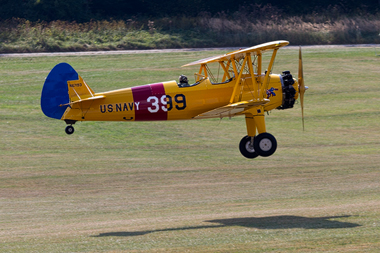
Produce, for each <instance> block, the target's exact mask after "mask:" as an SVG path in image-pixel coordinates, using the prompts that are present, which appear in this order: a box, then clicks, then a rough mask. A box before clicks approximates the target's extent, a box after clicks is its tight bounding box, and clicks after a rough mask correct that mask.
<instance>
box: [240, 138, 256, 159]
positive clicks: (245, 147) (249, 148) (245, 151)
mask: <svg viewBox="0 0 380 253" xmlns="http://www.w3.org/2000/svg"><path fill="white" fill-rule="evenodd" d="M253 142H255V141H253ZM239 150H240V153H241V154H242V155H243V156H244V157H246V158H249V159H253V158H256V157H257V156H258V154H257V153H256V151H255V149H254V145H251V136H248V135H247V136H244V137H243V139H241V141H240V144H239Z"/></svg>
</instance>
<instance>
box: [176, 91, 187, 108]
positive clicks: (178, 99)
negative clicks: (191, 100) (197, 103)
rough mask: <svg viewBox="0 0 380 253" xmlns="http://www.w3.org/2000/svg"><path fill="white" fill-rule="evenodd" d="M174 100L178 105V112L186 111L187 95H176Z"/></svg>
mask: <svg viewBox="0 0 380 253" xmlns="http://www.w3.org/2000/svg"><path fill="white" fill-rule="evenodd" d="M174 100H175V102H176V103H177V105H176V106H175V108H177V110H184V109H185V108H186V97H185V95H183V94H177V95H175V97H174ZM180 104H182V106H179V105H180Z"/></svg>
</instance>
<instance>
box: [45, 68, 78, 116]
mask: <svg viewBox="0 0 380 253" xmlns="http://www.w3.org/2000/svg"><path fill="white" fill-rule="evenodd" d="M78 79H79V75H78V73H77V72H76V71H75V70H74V68H73V67H71V66H70V65H69V64H67V63H59V64H57V65H56V66H55V67H54V68H53V69H52V70H51V71H50V73H49V75H48V76H47V77H46V80H45V83H44V87H43V88H42V93H41V109H42V112H43V113H44V114H45V115H46V116H48V117H50V118H54V119H61V118H62V115H63V114H64V112H65V111H66V109H67V107H68V106H69V105H68V104H69V103H70V97H69V90H68V83H67V82H68V81H73V80H78Z"/></svg>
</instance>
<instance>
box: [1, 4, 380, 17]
mask: <svg viewBox="0 0 380 253" xmlns="http://www.w3.org/2000/svg"><path fill="white" fill-rule="evenodd" d="M263 6H268V7H270V8H266V10H267V11H268V12H271V11H274V12H276V14H279V13H280V14H281V15H283V16H286V15H289V16H291V15H293V16H295V15H306V14H310V13H321V12H325V11H326V10H334V11H339V13H341V14H348V15H349V14H354V15H358V14H360V13H376V12H378V10H379V7H380V0H361V1H357V0H337V1H334V0H308V1H304V0H292V1H288V2H287V1H282V0H252V1H248V0H234V1H231V0H210V1H204V0H176V1H173V0H159V1H157V0H133V1H131V0H0V20H7V19H11V18H22V19H27V20H30V21H38V20H40V21H48V22H49V21H54V20H64V21H77V22H87V21H89V20H104V19H129V18H139V17H143V18H161V17H186V16H188V17H197V16H200V15H212V16H213V15H218V14H219V15H220V14H221V13H222V14H223V15H232V14H234V13H237V12H243V13H244V12H246V13H248V12H247V9H248V10H250V9H255V8H258V7H259V9H260V10H261V11H262V10H265V8H263ZM250 13H252V12H250ZM266 16H268V13H267V14H266ZM269 16H270V15H269Z"/></svg>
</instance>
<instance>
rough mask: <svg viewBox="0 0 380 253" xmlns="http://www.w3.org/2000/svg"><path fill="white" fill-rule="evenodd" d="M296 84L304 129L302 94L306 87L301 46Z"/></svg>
mask: <svg viewBox="0 0 380 253" xmlns="http://www.w3.org/2000/svg"><path fill="white" fill-rule="evenodd" d="M298 84H299V94H300V101H301V112H302V128H303V130H304V131H305V120H304V114H303V108H304V103H303V99H304V94H305V91H306V90H307V88H306V87H305V82H304V79H303V64H302V51H301V47H300V49H299V61H298Z"/></svg>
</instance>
